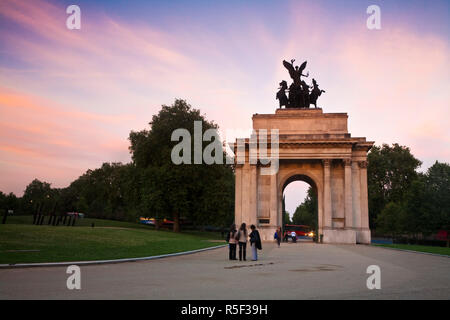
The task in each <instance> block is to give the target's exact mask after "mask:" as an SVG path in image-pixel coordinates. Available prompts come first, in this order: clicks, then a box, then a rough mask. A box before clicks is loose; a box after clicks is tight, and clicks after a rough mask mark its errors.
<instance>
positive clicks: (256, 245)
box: [227, 223, 262, 261]
mask: <svg viewBox="0 0 450 320" xmlns="http://www.w3.org/2000/svg"><path fill="white" fill-rule="evenodd" d="M250 230H251V232H250V234H248V231H247V225H246V224H245V223H242V224H241V227H240V228H239V230H236V225H235V224H232V225H231V228H230V231H229V232H228V234H227V242H228V244H229V259H230V260H237V258H236V251H237V247H238V246H239V261H242V260H244V261H246V260H247V242H248V241H249V242H250V247H251V249H252V261H256V260H258V250H262V245H261V237H260V235H259V232H258V230H256V227H255V226H254V225H253V224H252V225H251V226H250Z"/></svg>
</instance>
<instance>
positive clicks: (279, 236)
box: [274, 227, 282, 248]
mask: <svg viewBox="0 0 450 320" xmlns="http://www.w3.org/2000/svg"><path fill="white" fill-rule="evenodd" d="M281 237H282V235H281V227H278V228H277V231H275V235H274V238H275V240H277V244H278V248H279V247H280V244H281Z"/></svg>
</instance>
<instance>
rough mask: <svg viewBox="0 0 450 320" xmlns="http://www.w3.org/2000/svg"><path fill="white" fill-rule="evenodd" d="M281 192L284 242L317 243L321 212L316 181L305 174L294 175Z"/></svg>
mask: <svg viewBox="0 0 450 320" xmlns="http://www.w3.org/2000/svg"><path fill="white" fill-rule="evenodd" d="M281 191H282V192H281V193H282V210H281V211H282V212H281V214H282V229H283V241H284V242H313V241H315V240H316V238H317V237H316V235H317V234H318V216H319V212H318V189H317V185H316V183H315V182H314V180H313V179H311V178H310V177H309V176H307V175H304V174H294V175H292V176H290V177H289V178H287V179H286V181H285V182H284V183H283V185H282V190H281ZM288 213H289V215H288Z"/></svg>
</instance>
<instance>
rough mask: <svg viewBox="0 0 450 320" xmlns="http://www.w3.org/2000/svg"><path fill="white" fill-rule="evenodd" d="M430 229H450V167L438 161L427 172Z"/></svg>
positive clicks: (432, 230)
mask: <svg viewBox="0 0 450 320" xmlns="http://www.w3.org/2000/svg"><path fill="white" fill-rule="evenodd" d="M425 184H426V188H427V199H428V201H427V202H428V203H429V206H428V208H427V209H428V210H429V211H428V218H427V221H428V222H429V229H430V231H431V232H436V231H438V230H441V229H443V230H449V229H450V165H449V164H448V163H440V162H438V161H436V162H435V163H434V164H433V165H432V166H431V167H430V168H429V169H428V170H427V172H426V175H425Z"/></svg>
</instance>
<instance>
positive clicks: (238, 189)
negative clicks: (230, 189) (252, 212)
mask: <svg viewBox="0 0 450 320" xmlns="http://www.w3.org/2000/svg"><path fill="white" fill-rule="evenodd" d="M235 170H236V171H235V176H236V183H235V186H234V223H235V224H236V225H237V226H239V225H240V224H241V223H242V165H239V164H237V165H236V169H235Z"/></svg>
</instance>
